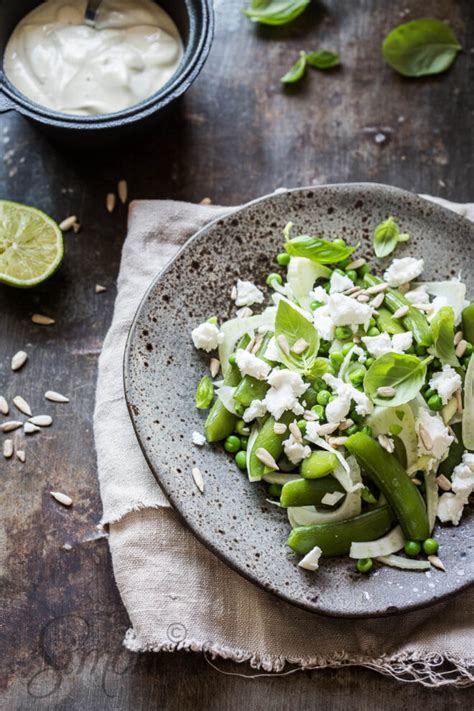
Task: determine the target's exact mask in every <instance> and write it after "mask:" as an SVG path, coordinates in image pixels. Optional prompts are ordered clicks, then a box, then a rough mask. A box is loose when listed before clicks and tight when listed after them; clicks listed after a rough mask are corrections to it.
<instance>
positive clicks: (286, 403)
mask: <svg viewBox="0 0 474 711" xmlns="http://www.w3.org/2000/svg"><path fill="white" fill-rule="evenodd" d="M267 382H268V384H269V385H270V389H269V390H267V394H266V395H265V399H264V403H265V405H266V407H267V410H268V412H270V414H271V415H272V416H273V417H274V418H275V420H279V419H280V417H281V416H282V415H283V413H284V412H285V411H286V410H291V411H292V412H294V414H295V415H302V414H303V412H304V407H303V406H302V405H300V403H299V402H298V398H299V397H301V395H303V393H304V392H306V390H307V389H308V388H309V383H304V382H303V379H302V377H301V375H299V373H294V372H293V371H292V370H285V369H281V370H278V369H275V370H273V371H272V372H271V374H270V376H269V378H268V380H267Z"/></svg>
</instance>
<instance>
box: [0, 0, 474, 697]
mask: <svg viewBox="0 0 474 711" xmlns="http://www.w3.org/2000/svg"><path fill="white" fill-rule="evenodd" d="M241 4H242V3H241V1H240V0H219V1H218V2H216V14H217V30H216V38H215V42H214V46H213V49H212V52H211V56H210V59H209V61H208V63H207V65H206V68H205V70H204V72H203V74H202V75H201V77H200V78H199V80H198V81H197V82H196V84H195V85H194V86H193V87H192V89H191V90H190V91H189V93H188V94H187V95H186V97H185V100H184V101H183V102H182V103H181V104H180V105H179V106H178V107H176V110H175V112H174V114H173V116H172V119H171V122H170V123H169V125H168V126H167V127H162V128H157V130H156V131H155V132H154V133H153V134H152V135H151V136H149V137H148V138H147V139H146V140H145V141H143V142H142V143H141V144H140V145H136V146H134V147H133V148H130V147H126V146H122V145H118V146H116V147H115V148H114V149H113V150H112V151H110V152H108V153H107V154H104V155H99V154H97V153H96V154H93V155H87V154H85V153H82V154H72V153H69V152H68V151H67V150H65V149H64V148H59V147H57V146H54V145H53V144H51V143H49V142H48V141H47V140H46V138H45V137H44V136H43V135H42V134H41V133H39V132H38V131H37V129H36V128H35V127H33V126H31V125H30V124H28V123H26V122H25V121H24V120H23V119H22V118H20V117H18V116H16V115H14V114H4V115H2V116H0V146H1V149H0V150H1V152H2V160H0V180H1V195H2V197H7V198H9V199H12V200H18V201H21V202H25V203H29V204H32V205H36V206H38V207H40V208H42V209H44V210H45V211H46V212H49V213H50V214H51V215H53V216H54V217H55V218H57V219H58V220H60V219H62V218H64V217H65V216H67V215H69V214H71V213H75V214H78V215H79V217H80V221H81V223H82V226H83V228H82V231H81V233H80V234H78V235H74V234H72V233H69V234H68V235H67V236H66V259H65V261H64V266H63V267H62V269H61V271H60V272H59V273H58V274H57V276H55V277H54V278H53V279H52V280H51V281H50V282H49V283H47V284H45V285H44V286H42V287H41V288H38V289H36V290H34V291H31V292H18V291H15V290H10V289H7V288H0V314H1V315H0V318H1V336H0V393H2V394H4V395H6V396H7V397H8V398H9V399H11V398H12V397H13V396H14V395H16V394H22V395H24V397H26V399H27V400H29V401H30V402H31V403H32V404H33V405H34V407H35V410H36V411H38V409H39V408H43V407H44V400H43V399H42V395H43V393H44V391H45V390H46V389H50V388H51V389H56V390H59V391H61V392H65V393H68V394H70V395H71V400H72V404H71V405H69V406H64V407H61V406H53V405H48V406H47V407H46V408H45V409H47V411H49V412H52V413H54V414H55V423H54V426H53V427H52V428H51V430H49V431H47V432H44V433H42V434H41V437H35V438H32V439H30V440H28V442H27V462H26V463H25V464H23V465H22V464H20V462H18V461H9V462H4V463H3V464H1V467H0V487H1V490H2V494H1V517H2V526H1V529H0V531H1V534H0V537H1V538H0V541H1V542H0V551H1V557H0V561H1V576H2V577H1V596H2V602H1V612H0V634H1V639H0V649H1V655H2V661H1V675H0V689H1V691H0V706H1V707H2V708H6V709H43V708H45V709H46V708H48V709H53V708H54V709H74V710H75V709H81V710H82V709H94V710H95V709H128V708H134V709H152V708H153V709H154V708H159V709H161V708H163V709H178V708H179V709H188V708H198V709H201V708H202V709H222V710H224V709H241V708H251V709H260V708H268V707H269V706H271V707H272V708H275V709H287V708H291V709H311V708H324V709H326V708H333V709H346V708H356V709H364V710H365V709H369V708H370V709H372V708H377V709H402V708H404V707H406V706H408V705H412V704H419V703H420V702H421V703H423V702H424V703H428V704H429V705H430V707H431V708H432V709H447V708H448V707H449V708H450V709H461V708H468V707H472V703H473V695H472V691H470V690H464V691H459V690H453V689H450V688H442V689H439V690H436V691H433V690H427V689H424V688H423V687H422V686H420V685H418V684H405V685H401V684H397V683H396V682H394V681H393V680H391V679H389V678H386V677H383V676H381V675H378V674H376V673H374V672H371V671H368V670H362V669H356V668H348V669H341V670H337V671H330V670H326V671H319V672H307V673H301V672H298V673H297V674H294V675H293V676H290V677H286V678H267V677H265V678H261V679H259V680H245V679H241V678H239V677H236V676H224V675H222V674H219V673H218V672H217V671H215V670H214V669H212V668H211V667H210V666H208V664H207V663H206V661H205V660H204V659H203V658H202V657H200V656H198V655H192V654H186V653H181V654H174V655H166V654H160V655H152V654H150V655H142V656H136V655H132V654H129V653H127V652H125V651H124V650H123V649H122V647H121V641H122V639H123V634H124V631H125V629H126V628H127V626H128V620H127V615H126V613H125V610H124V609H123V606H122V604H121V601H120V598H119V595H118V593H117V590H116V588H115V585H114V581H113V577H112V570H111V564H110V558H109V555H108V551H107V544H106V541H105V540H104V539H103V538H101V537H100V536H99V535H98V533H97V531H96V529H95V524H96V522H97V521H98V519H99V517H100V500H99V495H98V490H97V482H96V462H95V454H94V445H93V435H92V411H93V405H94V388H95V378H96V367H97V358H98V355H99V352H100V347H101V343H102V340H103V337H104V335H105V333H106V330H107V328H108V324H109V322H110V318H111V314H112V308H113V303H114V297H115V287H114V283H115V279H116V276H117V271H118V266H119V260H120V249H121V245H122V242H123V239H124V236H125V230H126V209H125V208H124V207H122V206H120V207H119V208H118V209H117V210H116V212H115V213H114V214H113V215H109V214H108V213H107V212H106V210H105V205H104V201H105V194H106V193H107V192H108V191H109V190H113V189H114V188H115V185H116V182H117V180H118V179H119V178H122V177H124V178H127V180H128V182H129V188H130V194H131V197H132V198H164V197H172V198H176V199H180V200H191V201H199V200H201V199H202V198H204V197H210V198H211V199H212V201H213V202H216V203H217V202H220V203H222V204H229V205H230V204H235V203H239V202H243V201H245V200H248V199H250V198H253V197H255V196H257V195H260V194H264V193H266V192H269V191H272V190H274V189H275V188H277V187H279V186H287V187H290V186H298V185H307V184H311V183H322V182H340V181H356V180H372V181H378V182H384V183H391V184H394V185H397V186H400V187H403V188H406V189H409V190H413V191H416V192H423V193H432V194H438V195H441V196H443V197H446V198H450V199H454V200H459V201H468V200H473V199H474V193H473V185H474V163H473V155H474V151H473V149H474V145H473V144H474V137H473V131H472V125H473V119H474V92H473V90H472V87H473V79H474V73H473V62H472V58H473V54H472V48H473V47H474V9H473V6H472V2H471V0H459V1H458V2H456V3H454V2H452V0H412V1H411V2H409V3H408V2H401V1H398V0H397V1H396V2H395V1H394V2H390V3H386V2H382V1H381V0H379V1H378V2H376V1H375V0H372V1H371V0H359V1H358V2H352V3H349V2H344V3H343V2H326V3H322V2H319V3H318V2H315V3H314V7H312V8H311V9H310V10H309V11H308V12H307V13H306V14H305V16H304V17H302V18H300V19H299V20H298V21H297V22H295V23H294V24H293V25H292V26H291V27H287V28H283V29H270V28H258V27H255V26H253V25H251V24H250V23H249V22H248V21H247V20H246V19H245V18H244V17H243V16H241V14H240V12H239V8H240V6H241ZM406 9H407V10H408V12H405V10H406ZM427 15H432V16H436V17H439V18H442V19H444V18H447V19H449V20H450V21H451V22H452V24H453V26H454V27H455V29H456V30H457V32H458V34H459V36H460V38H461V40H462V44H463V46H464V48H465V50H466V51H465V52H464V53H463V55H461V56H460V57H459V58H458V59H457V61H456V64H455V66H454V67H453V68H452V70H451V71H450V72H449V73H448V74H446V75H443V76H440V77H436V78H433V79H428V80H421V81H408V80H404V79H402V78H401V77H399V76H397V75H396V74H394V73H393V72H392V71H391V70H390V69H389V68H388V67H386V66H384V64H383V62H382V59H381V56H380V44H381V39H382V37H383V36H384V34H385V33H386V32H387V31H388V30H389V29H390V28H391V27H393V26H394V25H396V24H398V23H399V22H401V21H402V20H403V19H410V18H415V17H421V16H427ZM0 19H1V10H0ZM320 46H324V47H326V48H328V49H335V50H338V51H339V52H340V54H341V57H342V62H343V66H342V68H341V69H340V70H337V71H334V72H329V73H326V74H324V73H317V72H313V71H311V72H309V73H308V74H309V75H308V77H307V78H306V79H305V80H304V82H302V84H301V85H300V86H297V87H295V88H293V89H290V90H286V91H283V90H282V89H281V88H280V85H279V81H278V80H279V77H280V76H281V74H282V73H283V72H284V71H285V70H286V69H287V68H288V66H289V65H290V64H291V63H292V62H293V60H294V58H295V57H296V55H297V52H298V50H299V49H300V48H306V49H308V50H311V49H315V48H317V47H320ZM377 134H383V135H384V137H385V140H383V141H382V142H377V141H376V140H375V136H376V135H377ZM96 283H101V284H104V285H105V286H107V287H108V291H107V292H106V293H105V294H101V295H96V294H95V293H94V285H95V284H96ZM36 311H39V312H41V313H46V314H49V315H52V316H53V317H55V318H56V320H57V323H56V325H55V326H53V327H51V328H44V327H39V326H34V325H32V323H31V321H30V317H31V314H32V313H33V312H36ZM20 348H25V349H26V350H27V351H28V353H29V356H30V359H29V362H28V363H27V365H26V366H25V368H24V369H23V370H22V371H21V372H20V373H18V374H15V375H12V373H11V371H10V369H9V360H10V358H11V355H12V354H13V353H14V352H16V351H17V350H18V349H20ZM51 489H57V490H63V491H67V492H68V493H69V494H70V495H71V496H72V497H73V499H74V507H73V508H72V509H71V510H66V509H64V508H62V507H60V506H59V505H58V504H56V503H55V502H54V501H53V500H52V499H51V497H50V496H49V493H48V492H49V491H50V490H51ZM65 543H68V544H70V545H71V547H72V548H71V550H69V551H67V550H64V549H63V545H64V544H65ZM217 665H218V666H219V668H221V669H224V670H225V671H227V672H238V673H241V674H248V673H250V670H249V669H248V668H247V667H241V666H238V665H232V664H229V663H224V662H219V661H218V662H217ZM2 699H3V701H2Z"/></svg>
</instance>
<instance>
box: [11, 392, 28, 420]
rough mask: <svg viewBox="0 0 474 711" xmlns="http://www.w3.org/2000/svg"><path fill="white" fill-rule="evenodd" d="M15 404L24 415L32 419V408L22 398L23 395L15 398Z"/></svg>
mask: <svg viewBox="0 0 474 711" xmlns="http://www.w3.org/2000/svg"><path fill="white" fill-rule="evenodd" d="M13 404H14V405H15V407H16V409H17V410H20V412H22V413H23V414H24V415H28V417H31V415H32V414H33V413H32V412H31V407H30V406H29V405H28V403H27V402H26V400H25V399H24V398H22V397H21V395H17V396H16V397H14V398H13Z"/></svg>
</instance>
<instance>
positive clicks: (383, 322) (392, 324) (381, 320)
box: [375, 307, 405, 336]
mask: <svg viewBox="0 0 474 711" xmlns="http://www.w3.org/2000/svg"><path fill="white" fill-rule="evenodd" d="M377 311H378V316H377V317H376V319H375V320H376V322H377V328H378V329H379V331H380V333H384V332H385V333H390V335H391V336H393V335H394V334H395V333H405V329H404V328H403V326H402V324H401V323H400V321H399V319H396V318H393V317H392V314H391V313H390V311H389V310H388V309H384V308H383V307H382V308H378V309H377Z"/></svg>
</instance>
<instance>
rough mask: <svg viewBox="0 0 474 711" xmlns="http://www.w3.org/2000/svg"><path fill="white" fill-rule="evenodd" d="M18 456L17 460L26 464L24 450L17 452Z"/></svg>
mask: <svg viewBox="0 0 474 711" xmlns="http://www.w3.org/2000/svg"><path fill="white" fill-rule="evenodd" d="M16 456H17V458H18V459H19V460H20V462H22V463H23V464H24V463H25V461H26V452H25V450H24V449H17V450H16Z"/></svg>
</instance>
